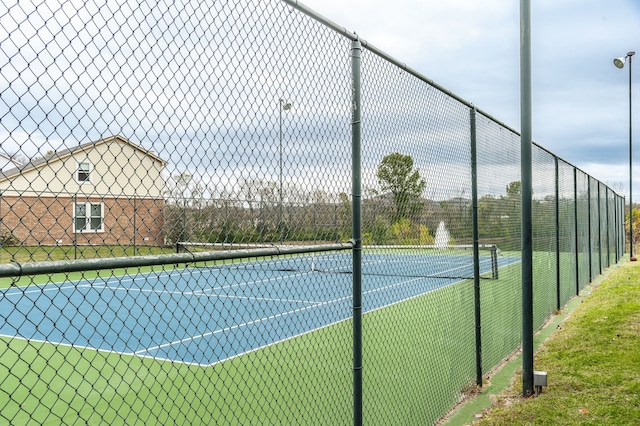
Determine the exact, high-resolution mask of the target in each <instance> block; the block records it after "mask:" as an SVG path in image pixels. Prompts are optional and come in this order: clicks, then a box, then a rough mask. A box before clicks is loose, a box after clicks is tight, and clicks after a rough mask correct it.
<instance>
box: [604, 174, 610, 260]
mask: <svg viewBox="0 0 640 426" xmlns="http://www.w3.org/2000/svg"><path fill="white" fill-rule="evenodd" d="M604 193H605V198H606V200H607V203H606V204H605V207H606V209H607V224H606V227H607V228H606V229H607V268H608V267H609V266H611V234H610V229H609V228H610V227H611V221H610V220H609V215H610V214H611V213H610V212H609V187H605V188H604Z"/></svg>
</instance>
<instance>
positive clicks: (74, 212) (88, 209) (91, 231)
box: [72, 201, 104, 234]
mask: <svg viewBox="0 0 640 426" xmlns="http://www.w3.org/2000/svg"><path fill="white" fill-rule="evenodd" d="M77 204H84V205H85V210H86V211H87V212H89V214H90V212H91V206H92V205H96V204H100V229H87V227H88V226H90V224H91V216H88V218H85V219H88V220H86V221H85V228H84V229H77V228H76V205H77ZM72 208H73V219H72V221H73V232H74V233H77V232H79V233H88V234H96V233H100V232H104V203H103V202H99V203H92V202H91V201H86V202H78V201H76V202H74V203H73V204H72Z"/></svg>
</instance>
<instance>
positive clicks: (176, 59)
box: [0, 0, 626, 425]
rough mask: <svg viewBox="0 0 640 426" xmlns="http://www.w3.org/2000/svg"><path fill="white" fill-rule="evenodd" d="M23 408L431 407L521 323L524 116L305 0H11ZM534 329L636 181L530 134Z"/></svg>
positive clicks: (2, 141) (5, 299)
mask: <svg viewBox="0 0 640 426" xmlns="http://www.w3.org/2000/svg"><path fill="white" fill-rule="evenodd" d="M0 46H2V49H0V69H1V70H2V73H1V75H0V292H1V293H0V342H1V345H0V423H2V424H45V423H55V424H58V423H63V424H79V423H82V424H103V423H104V424H107V423H108V424H136V423H137V424H146V423H161V424H187V423H188V424H283V423H285V424H350V423H357V424H359V423H361V422H363V423H366V424H385V425H388V424H403V425H405V424H421V425H422V424H429V423H434V422H437V421H438V420H439V419H441V418H442V417H443V416H445V415H446V414H447V412H449V410H451V409H452V407H454V406H455V405H456V404H457V403H459V402H460V401H461V400H463V399H464V398H465V397H466V396H468V395H470V394H472V393H473V392H474V389H475V388H476V386H480V385H482V380H483V378H485V377H487V376H488V375H490V374H491V373H492V372H493V370H494V369H495V368H496V366H498V365H499V364H500V363H501V362H502V361H503V360H504V359H505V358H506V357H508V356H509V355H511V354H513V353H514V351H517V350H518V347H519V345H520V342H521V337H522V336H521V316H522V315H521V266H520V252H521V249H522V247H521V236H520V223H521V213H522V212H521V207H520V205H521V203H520V195H521V188H520V158H519V147H520V145H519V144H520V137H519V135H518V133H517V132H516V131H514V130H513V129H510V128H509V127H508V126H506V125H504V124H503V123H501V122H500V121H498V120H496V119H495V118H493V117H491V116H490V115H489V114H487V113H485V112H484V111H482V110H480V109H478V108H476V107H475V106H473V105H472V104H470V103H469V102H467V101H465V100H463V99H460V98H459V97H457V96H456V95H454V94H452V93H450V92H449V91H447V90H446V89H444V88H443V87H440V86H438V85H437V84H436V83H434V82H432V81H430V80H429V79H427V78H425V77H424V76H422V75H421V74H420V73H418V72H417V71H415V70H413V69H411V68H409V67H407V66H406V65H404V64H402V63H401V62H399V61H397V60H396V59H394V58H393V57H391V56H389V55H387V54H386V53H384V52H382V51H380V50H379V49H377V48H376V47H375V46H373V45H371V44H370V43H368V42H366V41H365V40H363V39H360V38H359V37H358V36H357V35H356V34H353V33H350V32H348V31H347V30H345V29H344V28H342V27H340V26H339V25H337V24H335V23H333V22H332V21H330V20H328V19H326V18H324V17H322V16H320V15H318V14H317V13H315V12H314V11H312V10H311V9H309V8H307V7H306V6H304V5H302V4H301V3H299V2H298V1H296V0H285V1H278V0H235V1H197V2H195V1H186V0H185V1H183V2H178V3H174V2H170V3H158V2H155V1H153V2H149V1H144V0H142V1H138V2H130V1H127V0H123V1H113V0H99V1H94V2H52V3H49V2H46V3H45V2H42V3H41V4H40V3H37V2H19V3H18V2H15V3H6V4H3V5H2V6H0ZM532 216H533V222H532V223H533V247H532V249H533V277H534V289H533V290H534V306H533V308H534V327H535V328H536V329H538V328H540V327H541V326H542V325H543V324H544V323H545V321H546V320H547V319H548V318H550V316H551V315H553V313H554V312H555V311H557V310H559V309H561V308H562V307H563V306H564V305H565V304H566V303H567V301H568V300H569V299H571V298H572V297H573V296H575V295H577V294H578V293H579V292H580V291H581V289H582V288H584V287H585V286H586V285H587V284H588V283H590V282H591V281H592V280H593V279H594V278H595V277H596V276H598V275H599V274H601V273H602V272H603V270H605V269H606V268H607V267H609V266H610V265H611V264H612V263H615V262H618V261H619V260H620V259H621V257H622V256H623V254H624V253H625V249H626V247H625V200H624V198H623V197H621V196H620V195H618V194H617V193H616V192H615V191H613V190H612V189H611V188H609V187H608V186H607V185H605V184H603V183H602V182H599V181H598V180H597V179H595V178H594V177H592V176H589V175H587V174H586V173H584V172H583V171H582V170H580V169H578V168H576V167H575V166H573V165H571V164H570V163H569V162H567V161H565V160H563V159H561V158H559V157H557V156H555V155H554V154H552V153H550V152H548V151H547V150H545V149H544V148H542V147H541V146H539V145H535V146H534V147H533V200H532Z"/></svg>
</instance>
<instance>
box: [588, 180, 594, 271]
mask: <svg viewBox="0 0 640 426" xmlns="http://www.w3.org/2000/svg"><path fill="white" fill-rule="evenodd" d="M591 237H592V235H591V176H588V177H587V243H588V244H589V248H588V250H587V252H588V253H589V282H592V281H593V250H592V249H591Z"/></svg>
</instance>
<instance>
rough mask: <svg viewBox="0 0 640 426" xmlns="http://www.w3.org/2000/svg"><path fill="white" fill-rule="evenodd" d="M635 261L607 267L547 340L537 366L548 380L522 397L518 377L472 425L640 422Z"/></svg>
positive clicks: (639, 284)
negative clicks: (601, 278) (533, 395)
mask: <svg viewBox="0 0 640 426" xmlns="http://www.w3.org/2000/svg"><path fill="white" fill-rule="evenodd" d="M638 348H640V264H638V263H635V262H626V263H623V264H622V265H621V266H619V267H617V268H616V269H615V270H613V271H612V272H611V273H610V274H609V276H608V277H607V279H606V280H604V281H603V282H602V283H601V284H600V285H599V286H598V287H597V288H595V289H594V291H593V292H592V294H591V295H590V296H589V297H588V298H587V299H585V300H584V301H583V302H582V304H580V306H579V307H578V308H577V309H576V310H575V311H574V312H573V314H572V315H571V316H570V317H569V319H568V320H566V321H565V322H564V323H563V324H562V326H561V329H559V330H558V331H557V332H556V333H554V334H553V336H552V337H551V338H550V339H549V340H547V342H546V343H545V344H544V346H543V347H542V349H541V350H540V351H539V352H538V353H537V354H536V357H535V364H534V365H535V369H536V370H543V371H546V372H547V373H548V375H549V387H548V388H546V389H545V390H544V392H543V393H542V394H541V395H540V396H539V397H537V398H530V399H526V400H523V399H522V398H521V397H520V394H521V378H520V377H519V376H516V378H515V379H514V386H513V387H512V388H510V389H509V390H508V391H506V392H505V393H504V394H502V395H500V396H499V397H498V398H497V399H496V406H495V407H494V408H493V409H491V410H489V411H488V412H486V413H484V415H483V417H484V418H483V419H482V420H480V421H478V422H477V424H478V425H513V424H519V425H520V424H522V425H534V424H535V425H605V424H606V425H637V424H640V357H638Z"/></svg>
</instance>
